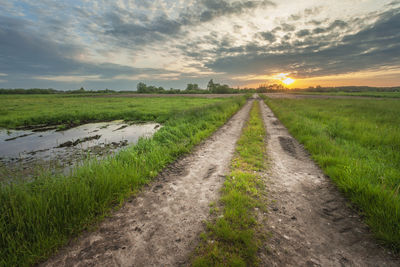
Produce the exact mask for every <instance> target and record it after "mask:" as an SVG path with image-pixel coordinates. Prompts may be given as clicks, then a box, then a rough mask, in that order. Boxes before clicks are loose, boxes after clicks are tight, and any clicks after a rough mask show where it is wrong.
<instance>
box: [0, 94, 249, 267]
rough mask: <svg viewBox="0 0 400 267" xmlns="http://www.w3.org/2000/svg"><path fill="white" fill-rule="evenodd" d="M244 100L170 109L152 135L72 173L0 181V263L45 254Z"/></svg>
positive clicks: (102, 213) (26, 262)
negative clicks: (21, 181) (192, 107)
mask: <svg viewBox="0 0 400 267" xmlns="http://www.w3.org/2000/svg"><path fill="white" fill-rule="evenodd" d="M244 102H245V98H244V97H240V98H234V99H229V100H226V101H223V102H222V103H215V104H213V105H209V106H207V107H200V108H195V109H190V110H186V111H183V112H180V113H178V114H175V115H173V116H171V117H170V118H169V119H168V120H167V121H166V123H165V125H164V127H162V128H161V129H160V130H159V131H158V132H157V133H156V134H155V135H154V136H153V138H151V139H140V140H139V142H138V143H137V144H136V145H134V146H132V147H130V148H129V149H127V150H125V151H122V152H120V153H119V154H118V155H116V156H115V157H112V158H108V159H106V160H103V161H100V162H97V161H91V162H87V163H86V164H85V165H84V166H83V167H80V168H78V169H77V170H76V171H75V172H74V173H73V174H72V175H71V176H68V177H66V176H56V177H38V178H36V179H35V180H34V181H32V182H30V183H15V184H10V185H5V184H3V185H0V266H28V265H32V264H34V263H36V262H38V261H41V260H44V259H46V257H48V256H49V255H50V254H51V253H52V252H53V251H54V250H55V249H57V247H59V246H61V245H63V244H65V243H66V242H67V240H69V239H70V238H71V237H72V236H76V235H77V234H79V233H80V232H81V231H82V230H84V229H87V228H88V227H90V225H92V224H93V222H95V221H96V220H100V219H101V218H103V216H105V215H107V214H108V213H109V212H110V210H111V208H112V207H115V206H116V205H118V204H121V203H122V202H123V200H124V199H126V197H128V196H131V195H132V194H134V193H135V192H137V191H138V190H139V189H140V188H141V186H143V185H144V184H146V183H148V182H149V181H151V179H152V178H153V177H155V176H156V175H157V173H158V172H159V171H160V170H161V169H163V168H164V167H165V166H166V165H167V164H169V163H171V162H172V161H174V160H175V159H176V158H177V157H178V156H180V155H182V154H183V153H186V152H188V151H190V150H191V148H192V147H193V146H194V145H196V144H198V143H199V142H200V141H201V140H203V139H205V138H206V137H208V136H210V135H211V133H212V132H214V131H215V130H216V129H217V128H218V127H220V126H221V125H222V124H224V122H225V121H226V120H227V119H228V118H229V117H230V116H232V115H233V114H234V113H235V112H236V111H237V110H238V109H239V108H240V107H241V106H242V105H243V104H244Z"/></svg>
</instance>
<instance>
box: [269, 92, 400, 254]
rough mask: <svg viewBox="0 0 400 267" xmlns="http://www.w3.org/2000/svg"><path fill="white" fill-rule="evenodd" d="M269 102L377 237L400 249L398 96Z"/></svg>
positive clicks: (399, 108)
mask: <svg viewBox="0 0 400 267" xmlns="http://www.w3.org/2000/svg"><path fill="white" fill-rule="evenodd" d="M266 102H267V104H268V106H269V107H270V108H271V109H272V110H273V112H274V113H275V115H276V116H277V117H278V118H279V119H280V120H281V121H282V122H283V124H285V126H286V127H287V128H288V129H289V132H290V133H291V134H292V135H293V136H294V137H295V138H296V139H297V140H298V141H300V142H301V143H302V144H304V146H305V148H306V149H307V150H308V151H309V152H310V153H311V155H312V158H313V159H314V160H315V161H316V162H317V163H318V164H319V166H320V167H321V168H322V169H323V170H324V172H325V173H326V174H327V175H328V176H329V177H331V178H332V180H333V181H334V182H335V183H336V185H337V186H338V188H339V189H340V190H342V191H343V192H344V194H345V195H346V196H347V197H349V198H350V200H351V201H352V202H353V203H354V204H355V205H356V206H357V207H358V208H359V209H360V212H361V213H362V215H364V217H365V221H366V223H367V224H368V225H369V226H370V227H371V229H372V230H373V232H374V233H375V235H376V237H377V238H378V239H380V240H382V241H383V242H384V243H385V244H386V245H388V246H389V247H390V248H392V249H393V250H395V251H400V102H399V100H391V99H382V100H371V99H268V100H267V101H266Z"/></svg>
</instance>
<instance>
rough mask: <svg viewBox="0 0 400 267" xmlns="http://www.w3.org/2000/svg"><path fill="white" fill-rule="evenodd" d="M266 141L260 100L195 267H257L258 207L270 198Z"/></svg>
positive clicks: (203, 236) (213, 210) (254, 108)
mask: <svg viewBox="0 0 400 267" xmlns="http://www.w3.org/2000/svg"><path fill="white" fill-rule="evenodd" d="M264 138H265V128H264V125H263V122H262V118H261V114H260V107H259V104H258V102H257V101H256V102H254V104H253V107H252V109H251V112H250V118H249V121H248V122H247V125H246V126H245V128H244V129H243V133H242V136H241V137H240V139H239V140H238V143H237V147H236V152H235V156H234V158H233V160H232V167H231V173H230V174H229V175H228V176H227V177H226V180H225V183H224V186H223V189H222V197H221V199H220V203H219V204H220V205H219V206H220V207H214V206H215V205H213V207H212V209H211V212H212V213H214V214H215V216H216V217H217V218H216V219H214V220H212V221H210V222H208V223H207V231H206V232H205V233H203V234H202V235H201V238H202V241H201V243H200V245H199V247H198V248H197V250H196V252H195V257H194V259H193V263H192V264H193V266H254V265H257V257H256V255H257V251H258V248H259V246H260V244H261V240H262V239H263V235H262V234H261V232H260V231H259V230H260V229H258V224H257V220H256V208H259V209H263V207H264V203H265V198H266V196H265V191H264V189H263V188H264V183H263V182H262V180H261V179H260V173H259V171H262V170H263V169H264V168H265V156H266V153H265V143H264ZM217 206H218V205H217Z"/></svg>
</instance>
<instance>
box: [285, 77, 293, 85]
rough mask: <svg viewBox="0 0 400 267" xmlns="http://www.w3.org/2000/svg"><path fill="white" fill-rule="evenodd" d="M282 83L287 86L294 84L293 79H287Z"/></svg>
mask: <svg viewBox="0 0 400 267" xmlns="http://www.w3.org/2000/svg"><path fill="white" fill-rule="evenodd" d="M282 83H284V84H285V85H291V84H292V83H294V80H293V79H292V78H286V79H284V80H283V81H282Z"/></svg>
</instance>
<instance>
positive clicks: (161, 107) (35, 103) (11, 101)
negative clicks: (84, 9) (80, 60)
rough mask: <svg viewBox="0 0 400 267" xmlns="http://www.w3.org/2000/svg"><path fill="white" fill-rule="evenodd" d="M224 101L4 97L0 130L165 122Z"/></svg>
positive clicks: (72, 96)
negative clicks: (39, 125)
mask: <svg viewBox="0 0 400 267" xmlns="http://www.w3.org/2000/svg"><path fill="white" fill-rule="evenodd" d="M224 101H229V100H228V99H227V98H199V97H164V98H163V97H154V98H153V97H151V98H144V97H140V98H139V97H138V98H136V97H90V96H80V95H75V96H74V95H2V96H1V97H0V127H6V128H13V127H17V126H28V125H36V124H49V125H60V124H82V123H86V122H92V121H107V120H114V119H123V120H130V121H157V122H164V121H166V120H167V119H168V118H169V117H170V116H171V115H173V114H175V113H178V112H181V111H184V110H187V109H190V108H196V107H202V106H204V105H210V104H213V103H220V102H224Z"/></svg>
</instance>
